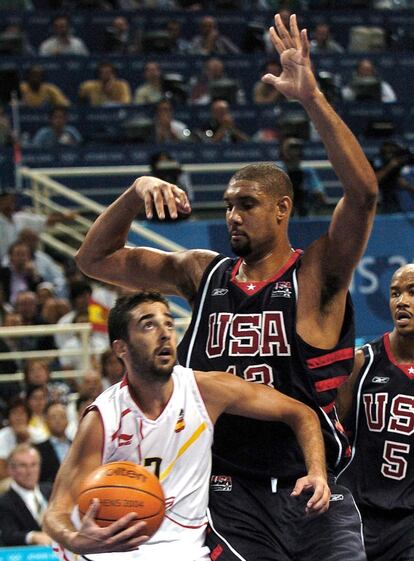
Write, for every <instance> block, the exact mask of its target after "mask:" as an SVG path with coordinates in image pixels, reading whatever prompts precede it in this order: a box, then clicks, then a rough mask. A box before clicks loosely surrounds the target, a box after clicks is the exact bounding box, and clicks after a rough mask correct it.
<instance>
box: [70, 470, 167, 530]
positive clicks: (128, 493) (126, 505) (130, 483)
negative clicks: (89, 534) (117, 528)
mask: <svg viewBox="0 0 414 561" xmlns="http://www.w3.org/2000/svg"><path fill="white" fill-rule="evenodd" d="M94 498H97V499H99V510H98V513H97V515H96V518H95V521H96V523H97V524H98V525H99V526H109V524H112V522H115V521H116V520H118V519H119V518H121V516H124V515H125V514H128V513H129V512H135V513H136V514H137V516H138V519H139V520H145V522H146V523H147V527H148V531H146V534H147V535H148V536H152V535H153V534H155V532H156V531H157V530H158V528H159V527H160V526H161V523H162V521H163V519H164V513H165V498H164V493H163V490H162V487H161V484H160V482H159V481H158V478H157V477H156V476H155V475H154V474H153V473H152V472H150V471H148V470H147V469H145V468H144V467H143V466H140V465H138V464H134V463H133V462H111V463H109V464H103V465H102V466H99V467H97V468H96V469H95V470H94V471H92V472H91V473H90V474H89V475H88V477H87V478H86V479H85V480H84V482H83V485H82V488H81V490H80V493H79V496H78V507H79V514H80V516H81V517H82V516H83V515H84V514H85V513H86V511H87V510H88V508H89V506H90V504H91V502H92V500H93V499H94Z"/></svg>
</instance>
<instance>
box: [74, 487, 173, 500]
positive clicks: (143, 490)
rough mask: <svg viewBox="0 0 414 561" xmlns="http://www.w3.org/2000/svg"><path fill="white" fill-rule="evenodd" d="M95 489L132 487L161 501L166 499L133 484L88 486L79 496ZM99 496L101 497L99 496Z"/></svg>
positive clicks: (133, 489)
mask: <svg viewBox="0 0 414 561" xmlns="http://www.w3.org/2000/svg"><path fill="white" fill-rule="evenodd" d="M95 489H131V490H132V491H139V492H140V493H145V495H150V496H151V497H154V498H155V499H158V500H159V501H160V502H161V503H164V501H163V500H162V499H161V498H160V497H159V496H158V495H156V494H155V493H151V492H150V491H147V490H146V489H140V488H139V487H131V485H114V484H112V485H94V486H93V487H88V488H87V489H84V490H83V491H81V492H80V493H79V497H81V496H82V495H83V494H84V493H89V492H90V491H94V490H95ZM97 498H99V497H97Z"/></svg>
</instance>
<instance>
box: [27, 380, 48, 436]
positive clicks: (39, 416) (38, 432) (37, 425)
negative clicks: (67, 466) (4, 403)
mask: <svg viewBox="0 0 414 561" xmlns="http://www.w3.org/2000/svg"><path fill="white" fill-rule="evenodd" d="M25 393H26V401H27V405H28V406H29V409H30V419H29V428H30V431H31V441H32V442H34V443H38V442H43V441H44V440H46V439H47V438H48V437H49V428H48V426H47V423H46V417H45V411H46V406H47V404H48V400H49V392H48V389H47V385H46V384H34V385H31V386H27V388H26V391H25Z"/></svg>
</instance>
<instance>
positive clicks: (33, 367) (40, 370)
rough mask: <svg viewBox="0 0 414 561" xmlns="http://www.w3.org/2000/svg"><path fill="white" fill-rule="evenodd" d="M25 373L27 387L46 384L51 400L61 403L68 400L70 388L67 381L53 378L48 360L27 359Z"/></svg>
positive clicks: (25, 385)
mask: <svg viewBox="0 0 414 561" xmlns="http://www.w3.org/2000/svg"><path fill="white" fill-rule="evenodd" d="M23 374H24V387H25V388H29V387H32V386H46V387H47V392H48V399H49V401H51V402H57V401H58V402H60V403H66V402H67V398H68V395H69V393H70V388H69V386H68V385H67V384H66V383H65V382H62V381H58V380H51V378H50V367H49V363H48V362H47V360H45V359H39V358H31V359H28V360H26V363H25V365H24V369H23Z"/></svg>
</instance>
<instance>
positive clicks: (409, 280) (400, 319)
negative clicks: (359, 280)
mask: <svg viewBox="0 0 414 561" xmlns="http://www.w3.org/2000/svg"><path fill="white" fill-rule="evenodd" d="M390 309H391V317H392V319H393V323H394V328H393V330H392V331H391V333H385V335H383V336H382V337H380V338H379V339H377V340H375V341H373V342H371V343H368V344H367V345H365V346H364V347H362V348H361V349H359V350H358V351H357V353H356V356H355V365H354V370H353V372H352V375H351V376H350V378H349V379H348V381H347V382H346V383H345V384H344V385H343V386H342V387H341V388H340V391H339V392H338V408H339V413H340V415H341V417H343V419H344V424H345V426H346V428H347V429H349V430H350V431H351V433H352V435H353V446H352V456H351V461H350V463H349V465H348V467H347V468H346V469H345V471H344V472H343V473H342V475H341V477H340V481H341V482H343V484H344V485H346V486H347V487H349V488H350V489H351V490H352V492H353V495H354V498H355V501H356V503H357V505H358V507H359V510H360V512H361V515H362V522H363V527H364V537H365V547H366V552H367V557H368V560H369V561H411V560H413V559H414V457H413V450H414V265H413V264H410V265H405V266H403V267H401V268H400V269H398V270H397V271H396V272H395V273H394V275H393V277H392V279H391V284H390ZM411 447H413V448H411Z"/></svg>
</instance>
